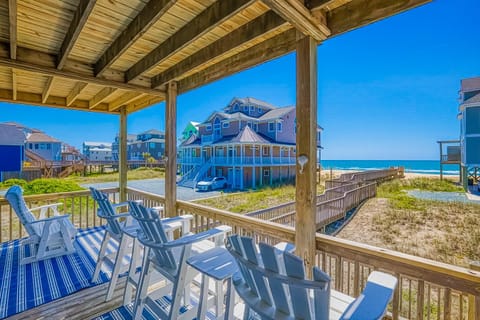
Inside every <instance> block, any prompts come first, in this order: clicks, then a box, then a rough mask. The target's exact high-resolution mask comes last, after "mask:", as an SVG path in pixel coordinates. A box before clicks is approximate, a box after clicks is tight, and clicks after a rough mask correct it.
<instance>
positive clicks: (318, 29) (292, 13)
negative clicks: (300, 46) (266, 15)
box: [263, 0, 330, 41]
mask: <svg viewBox="0 0 480 320" xmlns="http://www.w3.org/2000/svg"><path fill="white" fill-rule="evenodd" d="M263 2H264V3H265V4H266V5H268V6H269V7H270V8H271V9H272V10H273V11H275V12H276V13H277V14H278V15H279V16H281V17H282V18H283V19H285V20H286V21H288V22H289V23H290V24H291V25H292V26H294V27H295V28H296V29H297V30H298V31H300V32H302V33H303V34H305V35H308V36H311V37H313V38H314V39H315V40H317V41H322V40H325V39H327V38H328V36H330V30H329V29H328V27H327V26H326V25H325V24H324V23H323V22H322V21H321V20H320V19H318V18H317V17H315V16H314V15H313V14H312V13H311V12H310V10H308V9H307V8H306V7H305V6H304V5H303V2H300V1H299V0H263Z"/></svg>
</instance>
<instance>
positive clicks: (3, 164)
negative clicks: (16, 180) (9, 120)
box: [0, 123, 25, 181]
mask: <svg viewBox="0 0 480 320" xmlns="http://www.w3.org/2000/svg"><path fill="white" fill-rule="evenodd" d="M24 146H25V134H24V133H23V131H22V130H20V129H19V128H17V127H15V126H11V125H8V124H3V123H0V159H1V160H0V181H3V172H10V171H21V170H22V164H23V160H24V157H25V150H24Z"/></svg>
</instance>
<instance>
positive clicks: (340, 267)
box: [0, 188, 480, 320]
mask: <svg viewBox="0 0 480 320" xmlns="http://www.w3.org/2000/svg"><path fill="white" fill-rule="evenodd" d="M103 191H104V192H106V193H108V194H109V195H110V197H111V199H112V200H116V199H118V189H115V188H113V189H105V190H103ZM127 196H128V199H129V200H143V202H144V203H145V204H146V205H147V206H163V205H164V204H165V198H164V197H162V196H159V195H155V194H151V193H147V192H143V191H139V190H135V189H131V188H128V189H127ZM25 199H26V201H27V204H28V205H29V206H37V205H40V204H45V203H54V202H61V203H63V204H64V205H65V207H66V208H68V211H69V212H71V213H72V220H73V222H74V224H75V225H76V226H77V227H80V228H88V227H93V226H99V225H102V224H104V221H102V220H101V219H99V218H98V217H97V216H96V214H95V212H96V207H95V204H94V202H93V200H92V199H91V198H90V195H89V192H88V191H77V192H69V193H58V194H48V195H36V196H27V197H25ZM176 208H177V211H178V214H191V215H193V216H194V219H193V220H192V231H194V232H201V231H204V230H207V229H208V228H210V227H211V226H214V225H216V224H226V225H230V226H231V227H233V230H234V231H235V233H238V234H243V235H247V234H248V235H250V236H252V237H253V238H254V239H257V241H264V242H268V243H271V244H275V243H278V242H280V241H287V242H294V240H295V229H294V228H292V227H289V226H285V225H281V224H278V223H273V222H268V221H264V220H260V219H256V218H252V217H248V216H245V215H240V214H235V213H231V212H227V211H223V210H217V209H210V208H205V207H204V206H200V205H197V204H193V203H190V202H185V201H177V203H176ZM0 211H1V215H2V220H1V226H0V231H1V233H0V240H1V241H2V242H5V241H10V240H15V239H18V238H21V237H22V236H24V235H25V232H24V230H23V228H22V227H21V226H20V225H19V223H18V220H17V218H16V216H15V214H14V213H13V210H12V209H11V208H10V206H9V204H8V202H6V201H5V200H4V199H2V198H0ZM315 246H316V259H315V260H314V263H315V265H317V266H318V267H320V268H321V269H322V270H324V271H325V272H327V273H328V274H329V275H330V277H331V278H332V286H333V287H332V289H335V290H337V291H340V292H342V293H345V294H347V295H351V296H357V295H358V294H359V293H360V292H361V290H362V289H363V286H364V284H365V280H366V277H365V274H368V273H369V272H370V271H371V270H382V271H385V272H389V273H391V274H393V275H395V276H396V277H397V278H398V279H399V285H398V287H397V290H396V292H395V295H394V298H393V301H392V303H391V306H390V308H389V310H390V313H389V317H391V318H393V319H404V318H409V319H412V318H413V319H424V318H429V319H432V317H433V315H432V313H431V310H436V314H435V319H437V316H438V318H439V319H468V320H473V319H480V289H479V288H480V273H479V272H475V271H473V270H469V269H466V268H461V267H457V266H453V265H448V264H444V263H440V262H436V261H432V260H428V259H423V258H418V257H415V256H411V255H407V254H403V253H399V252H395V251H391V250H387V249H382V248H377V247H373V246H370V245H364V244H360V243H355V242H352V241H348V240H342V239H339V238H335V237H330V236H326V235H322V234H319V233H317V235H316V237H315ZM97 250H98V249H97ZM35 280H37V281H39V280H40V279H35ZM35 280H34V281H35ZM123 287H124V282H122V283H121V285H119V286H117V290H116V291H115V294H114V298H113V299H112V300H111V301H109V302H108V303H105V302H104V296H105V292H106V288H107V284H105V283H104V284H99V285H96V286H92V287H88V288H85V289H81V290H78V291H76V292H75V293H72V294H70V295H68V296H66V297H65V298H62V299H59V300H54V301H52V302H49V303H46V304H42V305H38V306H37V307H35V308H30V309H28V310H25V311H24V312H22V313H19V314H18V315H15V316H13V317H12V319H22V318H38V317H40V316H44V317H47V318H48V317H61V318H68V319H90V318H92V317H95V316H98V315H100V314H102V313H104V312H107V311H109V310H111V309H114V308H117V307H119V306H120V305H121V303H122V293H123ZM80 302H81V303H80ZM475 306H476V309H475Z"/></svg>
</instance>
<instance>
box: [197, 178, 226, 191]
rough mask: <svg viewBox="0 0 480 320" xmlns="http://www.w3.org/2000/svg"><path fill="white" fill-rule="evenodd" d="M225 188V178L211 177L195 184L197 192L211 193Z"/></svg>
mask: <svg viewBox="0 0 480 320" xmlns="http://www.w3.org/2000/svg"><path fill="white" fill-rule="evenodd" d="M226 187H227V179H225V177H212V178H207V179H205V180H202V181H199V182H198V183H197V190H198V191H211V190H215V189H225V188H226Z"/></svg>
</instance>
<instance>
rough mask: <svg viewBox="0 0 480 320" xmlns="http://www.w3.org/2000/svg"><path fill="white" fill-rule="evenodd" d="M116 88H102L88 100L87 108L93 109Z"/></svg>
mask: <svg viewBox="0 0 480 320" xmlns="http://www.w3.org/2000/svg"><path fill="white" fill-rule="evenodd" d="M115 91H117V89H115V88H108V87H107V88H104V89H102V90H100V92H99V93H97V94H96V95H95V96H94V97H93V99H92V100H90V101H89V102H88V108H89V109H93V108H95V107H96V106H98V105H99V104H100V103H102V102H103V101H104V100H105V99H107V98H108V97H109V96H110V95H112V94H113V93H114V92H115Z"/></svg>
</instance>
